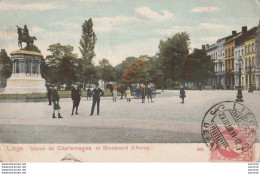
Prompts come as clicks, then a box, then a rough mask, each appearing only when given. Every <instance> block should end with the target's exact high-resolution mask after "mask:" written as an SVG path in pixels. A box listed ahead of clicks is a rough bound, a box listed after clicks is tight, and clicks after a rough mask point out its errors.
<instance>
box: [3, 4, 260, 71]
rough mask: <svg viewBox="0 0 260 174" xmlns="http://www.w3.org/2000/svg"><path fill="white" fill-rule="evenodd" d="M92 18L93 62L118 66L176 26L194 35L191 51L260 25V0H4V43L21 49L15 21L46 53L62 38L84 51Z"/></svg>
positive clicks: (149, 49)
mask: <svg viewBox="0 0 260 174" xmlns="http://www.w3.org/2000/svg"><path fill="white" fill-rule="evenodd" d="M89 18H92V20H93V24H94V31H95V33H96V35H97V43H96V47H95V53H96V56H95V58H94V62H95V63H96V64H97V63H98V61H99V60H100V59H103V58H106V59H108V60H109V62H110V63H111V64H112V65H114V66H115V65H117V64H119V63H121V62H122V61H123V60H124V59H125V58H126V57H131V56H134V57H139V56H140V55H148V56H153V55H155V54H156V53H157V52H158V51H159V50H158V46H159V42H160V40H165V39H167V38H168V37H171V36H172V35H174V34H176V33H177V32H184V31H186V32H187V33H188V34H189V35H190V39H191V40H190V42H191V45H190V50H191V51H192V50H193V49H194V48H201V45H203V44H212V43H214V42H215V41H216V40H217V39H219V38H222V37H225V36H228V35H230V34H231V32H232V30H236V31H238V32H240V31H241V27H242V26H247V27H248V29H250V28H252V27H254V26H258V24H259V20H260V0H0V49H6V51H7V53H8V54H10V52H12V51H15V50H19V47H18V45H17V42H18V40H17V38H18V35H17V28H16V25H18V26H20V27H23V26H24V25H25V24H26V25H27V27H28V29H29V32H30V35H31V36H35V37H36V38H37V40H36V41H35V45H36V46H37V47H38V48H39V49H40V50H41V52H42V54H43V55H44V56H47V55H49V54H50V52H48V51H47V49H48V46H49V45H51V44H54V43H61V44H63V45H67V44H70V45H72V46H73V47H74V53H77V54H78V57H81V54H80V52H79V41H80V37H81V34H82V30H81V29H82V27H81V26H82V24H83V23H84V21H85V20H87V19H89ZM23 44H24V45H25V43H23Z"/></svg>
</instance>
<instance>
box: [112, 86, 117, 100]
mask: <svg viewBox="0 0 260 174" xmlns="http://www.w3.org/2000/svg"><path fill="white" fill-rule="evenodd" d="M116 99H117V89H116V87H114V89H113V102H116Z"/></svg>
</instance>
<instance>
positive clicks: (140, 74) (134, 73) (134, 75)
mask: <svg viewBox="0 0 260 174" xmlns="http://www.w3.org/2000/svg"><path fill="white" fill-rule="evenodd" d="M147 65H148V63H147V61H143V60H136V61H133V62H132V63H131V65H130V66H129V67H128V68H126V69H125V70H124V71H123V75H122V78H121V81H122V82H124V83H145V82H146V77H147V70H146V67H147Z"/></svg>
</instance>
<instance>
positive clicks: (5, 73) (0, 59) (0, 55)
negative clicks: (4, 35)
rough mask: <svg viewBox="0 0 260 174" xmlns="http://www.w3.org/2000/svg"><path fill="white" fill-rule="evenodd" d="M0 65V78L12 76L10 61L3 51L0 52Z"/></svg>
mask: <svg viewBox="0 0 260 174" xmlns="http://www.w3.org/2000/svg"><path fill="white" fill-rule="evenodd" d="M0 64H2V68H1V70H0V73H1V76H2V77H3V78H5V79H7V78H9V77H10V76H11V75H12V70H13V68H12V60H11V58H10V57H9V56H8V55H7V53H6V51H5V50H4V49H2V50H1V52H0Z"/></svg>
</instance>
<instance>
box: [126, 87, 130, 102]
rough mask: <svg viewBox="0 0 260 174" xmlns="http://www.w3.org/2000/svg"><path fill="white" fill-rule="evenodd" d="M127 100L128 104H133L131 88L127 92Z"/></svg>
mask: <svg viewBox="0 0 260 174" xmlns="http://www.w3.org/2000/svg"><path fill="white" fill-rule="evenodd" d="M126 100H127V102H131V91H130V88H129V87H128V88H127V90H126Z"/></svg>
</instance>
